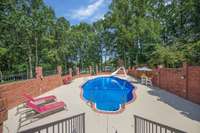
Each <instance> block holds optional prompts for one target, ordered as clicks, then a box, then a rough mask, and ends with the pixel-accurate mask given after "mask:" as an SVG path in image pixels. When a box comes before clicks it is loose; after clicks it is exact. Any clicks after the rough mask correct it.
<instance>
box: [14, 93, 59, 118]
mask: <svg viewBox="0 0 200 133" xmlns="http://www.w3.org/2000/svg"><path fill="white" fill-rule="evenodd" d="M22 97H23V98H24V99H25V101H24V102H23V103H22V104H21V105H18V106H17V113H16V115H17V114H19V110H21V109H24V108H26V107H27V106H26V104H27V102H30V101H32V102H34V104H37V105H40V106H41V105H44V104H48V103H51V102H55V101H56V97H55V96H54V95H50V96H45V97H40V98H33V97H32V96H31V95H29V94H27V93H23V94H22ZM28 110H29V109H28ZM24 111H27V110H24ZM24 111H23V112H24ZM23 112H22V113H23Z"/></svg>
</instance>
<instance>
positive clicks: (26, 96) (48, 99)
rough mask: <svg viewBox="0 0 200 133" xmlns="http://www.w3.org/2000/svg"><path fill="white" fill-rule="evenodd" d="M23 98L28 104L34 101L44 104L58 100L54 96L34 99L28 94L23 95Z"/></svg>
mask: <svg viewBox="0 0 200 133" xmlns="http://www.w3.org/2000/svg"><path fill="white" fill-rule="evenodd" d="M22 97H23V98H25V99H26V102H28V101H33V102H35V103H44V102H48V101H55V100H56V97H55V96H54V95H50V96H44V97H40V98H33V97H32V96H31V95H29V94H27V93H23V94H22Z"/></svg>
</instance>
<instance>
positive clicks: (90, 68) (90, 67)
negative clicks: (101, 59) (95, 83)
mask: <svg viewBox="0 0 200 133" xmlns="http://www.w3.org/2000/svg"><path fill="white" fill-rule="evenodd" d="M89 70H90V74H92V66H89Z"/></svg>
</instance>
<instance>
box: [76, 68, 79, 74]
mask: <svg viewBox="0 0 200 133" xmlns="http://www.w3.org/2000/svg"><path fill="white" fill-rule="evenodd" d="M76 74H77V75H80V70H79V67H76Z"/></svg>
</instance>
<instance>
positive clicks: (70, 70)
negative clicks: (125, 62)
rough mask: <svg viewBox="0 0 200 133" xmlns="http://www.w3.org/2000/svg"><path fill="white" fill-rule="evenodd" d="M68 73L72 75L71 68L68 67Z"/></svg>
mask: <svg viewBox="0 0 200 133" xmlns="http://www.w3.org/2000/svg"><path fill="white" fill-rule="evenodd" d="M69 75H70V76H71V77H72V68H69Z"/></svg>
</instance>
